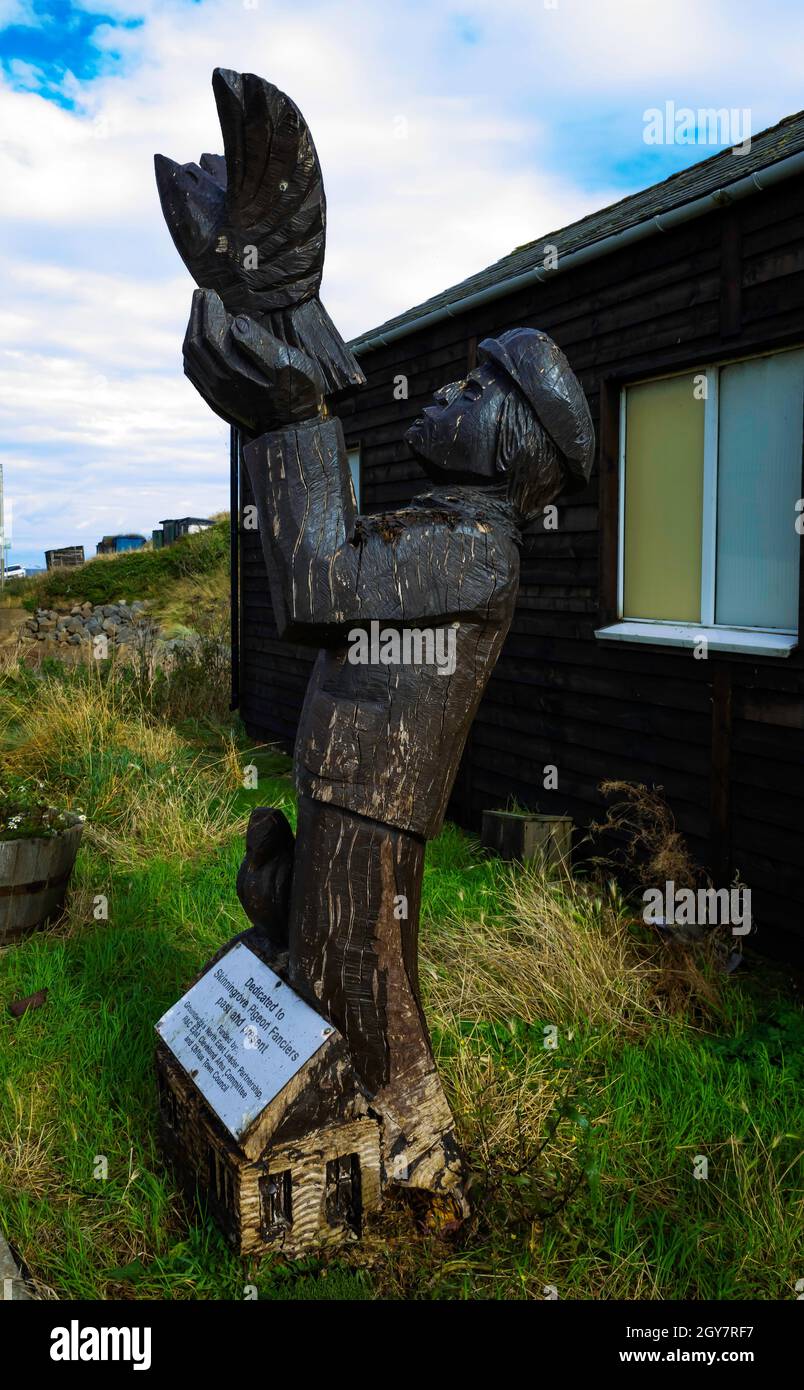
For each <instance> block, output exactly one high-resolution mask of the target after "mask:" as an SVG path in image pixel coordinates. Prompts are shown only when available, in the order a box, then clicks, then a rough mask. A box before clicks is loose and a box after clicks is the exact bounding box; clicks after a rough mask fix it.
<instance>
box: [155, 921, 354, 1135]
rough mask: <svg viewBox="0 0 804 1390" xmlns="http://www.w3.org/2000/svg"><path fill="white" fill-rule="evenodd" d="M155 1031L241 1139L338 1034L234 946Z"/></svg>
mask: <svg viewBox="0 0 804 1390" xmlns="http://www.w3.org/2000/svg"><path fill="white" fill-rule="evenodd" d="M156 1031H157V1033H158V1034H159V1036H160V1037H161V1039H162V1041H163V1042H165V1043H166V1044H167V1046H168V1047H169V1048H170V1050H171V1052H172V1053H173V1055H174V1057H176V1059H177V1060H178V1061H179V1062H181V1065H182V1066H183V1067H184V1070H185V1071H186V1072H187V1073H188V1074H189V1075H190V1077H192V1080H193V1081H194V1082H195V1084H196V1086H197V1087H198V1089H199V1091H200V1092H201V1094H202V1095H203V1096H204V1097H205V1099H206V1100H208V1101H209V1104H210V1105H211V1106H212V1108H213V1110H214V1111H215V1113H216V1115H217V1116H218V1117H219V1118H220V1119H221V1120H222V1121H223V1123H224V1124H225V1126H226V1128H227V1129H228V1131H229V1133H230V1134H232V1135H233V1136H234V1138H235V1139H240V1138H241V1137H242V1135H244V1134H245V1133H246V1131H247V1130H248V1128H249V1127H250V1126H251V1125H252V1124H253V1123H254V1120H255V1119H256V1118H257V1116H258V1115H259V1114H260V1112H261V1111H262V1110H264V1109H265V1107H266V1105H267V1104H268V1103H269V1101H272V1100H273V1099H274V1097H275V1096H278V1095H279V1092H280V1091H281V1090H282V1089H283V1087H285V1086H286V1085H287V1083H288V1082H289V1080H290V1078H291V1077H292V1076H295V1074H296V1072H297V1071H298V1070H299V1069H300V1068H301V1067H303V1066H304V1064H305V1062H308V1061H309V1060H310V1058H311V1057H312V1056H313V1054H314V1053H316V1052H317V1051H318V1049H319V1048H320V1047H323V1045H324V1043H325V1042H326V1040H327V1038H330V1037H332V1035H333V1033H334V1031H335V1030H334V1029H333V1028H331V1027H330V1026H329V1025H328V1024H327V1021H326V1019H325V1018H322V1016H321V1014H317V1013H316V1012H315V1009H311V1008H310V1006H309V1005H308V1004H305V1002H304V1000H303V999H300V998H299V996H298V994H295V993H294V991H293V990H292V989H291V987H290V985H288V984H286V983H285V982H284V980H280V978H279V976H278V975H275V974H274V972H273V970H269V969H268V967H267V965H263V963H262V961H261V960H260V959H259V957H257V956H255V954H254V952H253V951H250V950H249V949H248V947H247V946H244V945H243V943H242V941H239V942H238V943H237V945H236V946H233V947H232V950H231V951H228V952H227V954H226V955H225V956H222V957H221V959H220V960H219V961H218V962H217V964H216V965H213V966H212V968H211V969H210V970H208V971H207V972H206V974H205V975H203V976H202V977H201V979H200V980H198V981H197V983H196V984H194V985H193V987H192V989H189V990H188V991H187V993H186V994H185V995H183V996H182V998H181V999H180V1000H179V1002H178V1003H177V1004H174V1005H173V1007H172V1008H171V1009H168V1011H167V1013H166V1014H164V1015H163V1017H162V1018H160V1020H159V1022H158V1023H157V1025H156Z"/></svg>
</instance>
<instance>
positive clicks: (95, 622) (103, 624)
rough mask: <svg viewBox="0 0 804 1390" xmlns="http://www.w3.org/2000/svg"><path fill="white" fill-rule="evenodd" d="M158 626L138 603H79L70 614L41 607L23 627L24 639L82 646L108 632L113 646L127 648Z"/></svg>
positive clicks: (21, 631)
mask: <svg viewBox="0 0 804 1390" xmlns="http://www.w3.org/2000/svg"><path fill="white" fill-rule="evenodd" d="M153 627H154V624H153V622H152V620H151V619H150V618H149V617H148V613H147V611H146V607H145V604H144V603H143V602H142V601H141V600H139V599H137V600H135V602H134V603H96V604H94V605H93V604H91V603H76V604H74V605H73V607H72V608H71V609H70V611H69V613H58V612H57V611H56V609H55V608H37V610H36V612H35V613H34V615H33V617H32V618H28V619H26V621H25V622H24V623H23V624H22V627H21V628H20V636H21V637H23V638H27V639H28V640H31V641H36V642H45V641H48V640H50V641H55V642H59V643H65V644H67V645H68V646H72V647H78V646H80V645H81V644H82V643H88V642H91V641H92V640H93V638H95V637H98V636H100V634H101V633H105V634H106V636H107V638H108V640H109V646H110V647H112V646H125V645H126V644H127V643H131V642H136V641H137V640H138V638H141V637H143V636H144V635H145V632H146V631H147V630H148V629H149V628H150V629H151V630H153Z"/></svg>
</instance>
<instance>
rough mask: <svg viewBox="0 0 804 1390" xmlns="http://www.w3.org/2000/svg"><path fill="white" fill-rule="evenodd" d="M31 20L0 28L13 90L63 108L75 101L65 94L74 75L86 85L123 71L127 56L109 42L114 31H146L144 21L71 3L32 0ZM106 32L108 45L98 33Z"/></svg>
mask: <svg viewBox="0 0 804 1390" xmlns="http://www.w3.org/2000/svg"><path fill="white" fill-rule="evenodd" d="M31 9H32V11H33V16H32V21H31V23H29V24H10V25H7V26H6V28H4V29H0V62H1V63H2V65H3V67H4V69H5V71H6V73H7V75H8V77H9V79H10V81H11V83H12V85H13V86H14V87H16V88H18V89H19V90H21V91H37V92H39V93H40V95H42V96H44V97H47V98H48V99H49V100H51V101H55V102H56V103H57V104H58V105H59V106H64V107H67V108H68V109H73V108H74V107H75V101H74V100H73V98H72V97H71V96H70V95H69V93H68V92H65V91H64V89H63V84H64V79H65V75H66V74H67V73H68V72H69V73H72V74H73V76H75V77H77V78H78V79H79V80H81V81H89V80H91V79H92V78H93V77H99V76H100V75H102V74H104V73H107V72H113V71H116V70H119V69H120V67H121V65H122V61H123V58H122V54H121V52H120V51H119V50H117V49H116V48H115V46H114V43H113V42H112V43H110V42H109V31H110V30H111V31H112V32H113V31H114V30H115V29H117V30H124V31H125V30H129V31H130V30H132V29H138V28H141V27H142V24H143V20H142V19H141V18H130V19H124V20H120V19H116V18H114V17H113V16H112V15H107V14H103V13H102V12H98V13H89V12H88V11H86V10H84V9H80V8H78V7H77V6H76V5H74V4H73V3H72V0H32V4H31ZM99 30H103V43H102V44H101V43H98V42H97V38H98V31H99Z"/></svg>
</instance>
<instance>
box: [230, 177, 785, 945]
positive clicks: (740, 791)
mask: <svg viewBox="0 0 804 1390" xmlns="http://www.w3.org/2000/svg"><path fill="white" fill-rule="evenodd" d="M803 234H804V179H801V178H798V179H796V180H790V181H788V182H786V183H784V184H782V185H780V186H778V187H777V188H773V189H770V190H768V191H766V192H764V193H762V194H760V195H758V196H756V197H751V198H747V199H745V200H744V201H742V202H738V203H736V204H734V205H732V206H731V207H730V208H729V209H728V210H727V212H713V213H712V214H710V215H708V216H706V217H703V218H700V219H697V220H696V221H693V222H690V223H687V224H684V225H682V226H679V227H678V228H676V229H675V230H673V231H671V232H667V233H664V234H662V235H660V236H659V235H657V236H655V237H652V238H649V239H648V240H646V241H644V242H642V243H639V244H636V245H633V246H631V247H630V248H629V249H628V250H627V251H623V252H620V253H615V254H611V255H608V256H605V257H602V258H601V259H599V260H597V261H591V262H588V263H587V264H586V265H584V266H582V267H580V268H578V269H577V270H574V271H568V272H566V273H562V274H559V275H557V276H556V277H555V279H554V280H548V281H546V282H544V283H543V284H539V285H535V286H533V287H531V288H527V289H524V290H520V291H519V292H518V293H516V294H514V295H510V296H508V297H506V298H502V299H499V300H497V301H496V302H491V303H489V304H487V305H484V306H482V307H481V308H479V309H476V310H474V311H472V312H471V313H469V314H464V315H456V316H455V317H453V318H448V319H446V320H445V321H443V322H442V323H439V324H436V325H434V326H430V327H429V328H426V329H424V330H422V331H419V332H414V333H411V334H410V335H409V336H407V337H405V338H402V339H399V340H398V341H396V342H393V343H390V344H389V345H388V346H387V347H382V348H378V349H376V350H375V351H373V352H372V353H371V354H368V355H365V356H364V357H363V358H362V359H361V361H362V366H363V368H364V370H365V371H366V374H367V377H368V384H367V386H366V387H365V388H364V390H363V391H362V392H360V393H359V394H358V395H357V396H355V397H354V398H353V399H351V400H348V401H346V402H344V403H343V406H342V407H341V408H340V410H341V416H342V420H343V424H344V430H345V433H346V438H347V443H348V444H350V445H356V444H360V447H361V459H362V483H363V508H364V510H366V511H379V510H385V509H390V508H393V507H397V506H400V505H403V504H404V503H405V502H406V501H408V500H409V498H410V497H412V496H413V495H414V494H415V493H416V492H418V491H423V490H425V489H426V487H427V482H426V480H425V479H424V478H423V476H422V474H421V472H420V470H419V469H418V467H417V465H416V464H415V462H414V461H413V459H412V458H411V457H410V456H409V454H408V451H407V449H406V447H405V445H404V443H403V439H402V436H403V434H404V430H405V428H406V426H407V424H408V423H409V422H410V421H411V420H412V419H413V418H414V417H415V415H416V414H417V413H418V412H419V410H420V409H421V406H422V405H424V404H426V403H427V401H428V399H429V397H430V395H431V393H432V391H433V390H434V389H435V388H436V387H438V386H440V385H442V384H443V383H444V382H447V381H452V380H455V379H456V378H460V377H461V376H462V375H463V374H464V373H465V371H466V370H467V367H468V366H469V365H470V364H471V363H472V361H473V359H474V354H475V353H476V351H477V344H479V343H480V342H481V341H482V339H483V338H484V337H487V336H489V335H493V334H495V333H499V332H501V331H502V330H504V329H505V328H510V327H514V326H516V325H519V324H523V325H530V326H533V327H538V328H542V329H544V330H545V331H546V332H547V333H550V334H551V336H553V337H554V338H555V340H556V341H557V342H558V344H559V345H560V346H561V347H562V348H563V350H564V351H565V352H566V353H567V355H568V357H569V359H570V362H571V363H572V365H573V367H574V369H575V370H576V372H577V373H578V376H579V378H580V381H581V384H582V385H583V387H584V390H585V391H586V393H587V397H588V399H589V404H590V409H591V410H592V414H593V417H594V419H595V426H596V429H597V431H598V439H599V443H600V451H599V460H598V462H597V463H596V465H595V472H594V475H593V478H592V481H591V483H590V485H589V487H588V488H587V489H586V490H585V491H584V492H583V493H581V494H580V495H578V496H575V497H573V498H572V500H571V503H567V504H565V505H561V506H560V508H559V526H558V529H557V530H556V531H547V530H545V529H544V528H543V527H540V526H539V525H536V526H532V527H531V528H529V532H528V535H527V537H526V540H525V545H524V547H523V554H522V582H521V588H520V594H519V600H518V606H517V614H516V618H515V620H514V624H513V627H512V629H511V632H510V634H509V637H508V639H507V641H506V645H505V648H504V650H503V653H502V656H501V658H500V661H499V664H498V667H497V669H496V671H495V673H494V675H493V677H492V679H491V682H490V684H489V687H488V691H487V693H486V696H485V699H484V701H483V703H482V705H481V707H480V710H479V713H478V715H477V718H476V721H475V725H474V728H473V730H472V733H471V735H470V738H469V741H468V744H467V750H466V753H465V755H464V760H463V764H462V766H461V770H460V772H459V775H458V779H457V781H456V785H455V792H454V794H453V798H452V803H451V805H450V812H449V813H450V815H451V816H452V817H453V818H454V819H456V820H458V821H459V822H460V823H462V824H465V825H469V826H472V827H473V828H475V829H477V828H479V826H480V821H481V816H482V812H483V810H484V809H486V808H493V807H504V806H505V805H506V802H507V801H508V799H509V797H511V796H516V797H517V798H518V799H519V800H520V801H521V802H522V803H523V804H525V805H527V806H529V807H530V808H531V809H533V810H538V811H539V812H542V813H544V814H549V815H563V814H567V815H571V816H572V817H573V818H574V820H575V823H576V826H578V827H579V830H580V831H581V833H580V834H579V835H578V836H577V837H576V839H577V841H578V844H577V847H576V853H580V854H583V853H584V852H585V850H584V848H583V846H582V845H581V843H580V842H581V840H582V838H583V828H584V827H585V826H587V825H588V824H589V822H590V821H591V820H594V819H595V818H597V817H599V816H600V814H601V811H602V810H603V800H602V797H601V794H600V791H599V784H600V782H601V781H603V780H604V779H605V778H618V777H622V778H626V779H628V780H630V781H641V782H645V783H646V784H648V785H657V786H661V787H663V788H664V792H665V795H666V796H667V799H668V801H669V802H670V805H671V807H672V809H673V811H674V813H675V816H676V820H677V823H678V825H679V828H680V829H681V830H682V831H683V832H684V833H685V835H686V836H687V837H688V840H689V844H690V848H691V849H692V852H693V853H694V854H695V855H696V856H698V857H699V858H700V859H702V860H705V861H707V862H708V863H709V864H711V865H712V867H713V869H714V870H716V871H718V872H721V873H722V872H726V871H727V872H729V873H734V872H739V873H740V874H741V877H742V879H743V881H744V882H745V883H747V884H748V885H749V886H750V887H751V889H752V894H753V908H754V915H755V919H756V921H757V923H758V926H759V935H758V937H757V938H756V940H757V945H758V946H760V947H762V946H763V945H764V947H765V948H766V949H767V950H768V951H770V952H772V953H781V954H783V955H786V956H788V957H791V956H793V955H795V954H796V953H797V952H801V951H804V887H803V886H802V881H801V878H800V872H799V864H800V861H801V858H802V852H804V778H802V776H801V771H800V769H801V767H802V762H803V761H804V660H802V654H801V652H800V651H796V652H794V653H793V654H792V655H791V656H790V657H789V658H787V659H785V660H779V659H778V658H767V659H760V658H757V657H754V656H752V657H743V656H734V657H723V656H718V657H716V658H711V659H710V660H709V661H696V660H695V658H694V657H693V655H692V653H691V652H689V651H683V650H679V649H673V648H658V647H650V646H642V645H639V646H637V645H633V646H630V647H628V646H624V645H621V644H619V643H599V642H597V641H596V639H595V637H594V629H595V627H597V626H600V625H601V623H603V622H606V621H611V620H612V618H613V617H614V615H615V610H616V556H617V429H618V414H619V411H618V402H619V391H620V385H621V383H622V382H623V381H627V380H635V379H638V378H640V377H645V376H651V375H654V374H656V375H658V374H660V373H662V372H667V371H674V370H678V371H682V370H684V369H686V368H694V367H698V366H701V365H705V364H706V363H708V362H713V361H718V360H722V359H724V358H727V357H740V356H742V355H750V354H751V353H755V352H762V351H765V350H771V349H773V348H776V347H783V346H791V345H793V344H796V343H801V342H804V251H802V246H804V235H803ZM400 375H402V376H405V377H406V378H407V387H408V396H407V399H402V400H399V399H396V398H395V395H394V383H395V378H398V377H399V376H400ZM243 488H244V493H247V491H248V481H247V479H245V478H244V479H243ZM249 500H250V499H249V497H248V496H244V502H245V503H247V502H248V501H249ZM241 545H242V553H241V583H242V590H243V592H242V617H243V650H242V658H241V661H242V669H241V688H242V697H241V708H242V713H243V717H244V720H245V723H246V726H247V728H248V729H249V731H250V732H251V733H253V734H254V735H256V736H260V737H263V738H266V739H271V740H279V741H281V742H283V743H285V744H286V745H289V744H290V743H291V742H292V739H293V735H294V732H295V726H296V720H297V719H298V714H299V710H300V708H301V703H302V700H303V698H304V691H305V687H306V682H307V677H308V673H309V669H310V662H311V660H312V655H313V654H312V653H309V652H307V651H303V650H301V649H298V648H289V647H287V646H286V645H284V644H282V643H280V642H279V641H278V640H277V638H276V633H275V630H274V627H273V623H272V619H271V612H270V601H269V599H268V593H267V584H266V579H265V571H264V565H263V561H262V554H261V551H260V546H259V538H258V537H257V536H256V535H255V534H254V533H245V532H244V533H243V534H242V536H241ZM800 612H801V608H800ZM548 764H553V765H555V766H556V767H557V769H558V788H557V789H555V790H546V789H545V788H544V786H543V781H544V776H543V769H544V767H545V766H546V765H548Z"/></svg>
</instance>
